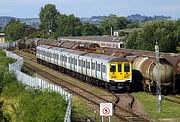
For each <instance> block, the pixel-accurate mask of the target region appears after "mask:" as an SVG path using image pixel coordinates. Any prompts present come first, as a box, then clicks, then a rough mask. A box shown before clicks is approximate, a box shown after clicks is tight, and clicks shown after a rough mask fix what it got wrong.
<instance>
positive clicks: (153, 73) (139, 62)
mask: <svg viewBox="0 0 180 122" xmlns="http://www.w3.org/2000/svg"><path fill="white" fill-rule="evenodd" d="M133 69H135V70H138V71H140V72H141V73H142V75H143V76H144V78H146V79H149V80H151V81H156V77H157V74H158V73H157V65H156V59H155V58H151V57H137V58H136V59H134V62H133ZM159 74H160V81H161V83H169V82H172V78H173V67H172V65H171V64H170V63H169V62H168V61H167V60H165V59H163V58H160V65H159Z"/></svg>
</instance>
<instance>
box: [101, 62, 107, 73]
mask: <svg viewBox="0 0 180 122" xmlns="http://www.w3.org/2000/svg"><path fill="white" fill-rule="evenodd" d="M102 72H103V73H106V65H104V64H103V65H102Z"/></svg>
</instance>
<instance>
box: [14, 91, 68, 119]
mask: <svg viewBox="0 0 180 122" xmlns="http://www.w3.org/2000/svg"><path fill="white" fill-rule="evenodd" d="M66 106H67V103H66V101H65V100H64V98H63V97H62V96H60V95H59V94H58V93H55V92H48V91H45V92H41V91H38V90H31V91H30V92H28V93H25V94H23V95H22V97H21V104H20V105H19V109H18V110H19V112H18V114H17V115H18V117H17V118H19V120H18V121H25V122H32V121H34V122H37V121H39V122H45V121H46V122H61V121H64V115H65V112H66ZM22 111H23V112H22Z"/></svg>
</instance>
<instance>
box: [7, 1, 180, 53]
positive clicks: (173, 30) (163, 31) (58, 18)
mask: <svg viewBox="0 0 180 122" xmlns="http://www.w3.org/2000/svg"><path fill="white" fill-rule="evenodd" d="M39 18H40V22H41V24H40V26H39V30H38V31H36V32H34V33H27V32H26V31H25V26H26V25H25V24H22V23H20V22H19V21H15V20H12V21H10V23H9V24H7V25H6V27H5V39H6V40H12V41H15V40H17V39H20V38H24V37H27V38H35V37H36V38H53V39H56V38H58V37H59V36H61V37H63V36H92V35H96V36H97V35H98V36H101V35H110V34H111V28H113V30H120V29H126V28H142V31H133V32H132V33H130V34H129V35H127V37H126V39H125V47H126V48H130V49H138V50H150V51H154V45H155V43H156V42H158V43H159V46H160V51H163V52H177V51H179V52H180V46H179V45H180V21H175V22H173V21H169V20H155V21H149V22H145V23H137V22H130V21H128V20H127V19H126V18H125V17H119V16H116V15H109V16H107V17H105V18H104V19H103V20H102V21H101V23H100V25H98V26H96V25H94V24H89V23H82V22H81V21H80V19H79V18H78V17H75V16H74V15H66V14H61V13H60V12H59V11H58V10H57V9H56V6H55V5H53V4H46V5H45V6H43V7H42V8H41V9H40V12H39Z"/></svg>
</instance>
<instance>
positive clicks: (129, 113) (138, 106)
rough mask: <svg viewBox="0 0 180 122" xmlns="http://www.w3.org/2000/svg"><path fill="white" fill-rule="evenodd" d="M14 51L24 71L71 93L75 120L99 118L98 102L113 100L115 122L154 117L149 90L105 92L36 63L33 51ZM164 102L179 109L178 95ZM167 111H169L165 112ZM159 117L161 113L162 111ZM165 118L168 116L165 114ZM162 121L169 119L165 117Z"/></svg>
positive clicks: (154, 118) (145, 119) (148, 119)
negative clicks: (22, 60)
mask: <svg viewBox="0 0 180 122" xmlns="http://www.w3.org/2000/svg"><path fill="white" fill-rule="evenodd" d="M14 53H16V54H18V55H20V56H21V57H23V58H24V69H26V72H31V73H30V74H31V75H33V74H34V73H35V74H36V75H37V76H39V77H42V78H44V79H46V80H48V81H49V82H53V83H54V84H57V85H59V86H61V87H62V88H63V89H65V90H67V91H69V92H70V93H72V94H73V96H74V97H73V111H74V112H75V114H74V115H73V119H74V120H75V121H88V120H89V121H101V120H100V119H101V118H100V117H99V104H100V103H101V102H111V103H113V109H114V111H113V113H114V115H115V116H113V117H112V118H111V119H112V121H115V122H116V121H117V122H118V121H132V122H134V121H135V122H139V121H142V122H146V121H147V122H149V121H153V120H156V114H155V110H154V111H153V110H150V109H152V108H154V107H155V106H154V105H155V101H156V100H155V96H153V95H151V94H149V93H142V94H143V96H144V97H143V98H142V96H141V95H140V94H141V92H140V93H138V92H137V93H136V92H134V93H125V92H124V91H123V92H122V93H114V92H109V90H106V89H103V88H101V87H97V86H94V85H91V84H87V83H86V82H83V81H82V80H79V79H77V78H75V77H73V76H69V75H67V74H64V73H61V72H58V71H56V67H53V68H54V69H52V68H51V67H46V66H43V65H41V64H38V63H37V61H36V56H35V55H34V54H30V53H27V52H23V51H19V50H16V51H14ZM146 96H147V97H149V98H150V99H151V98H152V97H153V100H154V101H153V103H152V104H153V105H152V106H153V107H152V106H151V107H152V108H148V107H147V106H148V105H145V104H147V103H148V101H146V98H147V97H146ZM164 101H165V102H168V104H171V105H172V106H173V105H174V104H175V106H177V107H178V106H179V108H180V99H179V96H178V95H176V96H165V97H164ZM143 102H145V103H143ZM150 104H151V103H150ZM150 104H149V105H150ZM164 108H165V107H164ZM144 109H146V110H144ZM154 109H156V108H154ZM165 109H166V108H165ZM76 112H77V113H76ZM79 112H80V113H79ZM152 113H154V114H152ZM168 113H169V112H167V113H166V114H168ZM151 114H152V115H151ZM178 114H179V113H176V114H175V115H174V117H173V118H175V119H170V121H179V119H178V117H179V116H178ZM161 116H164V115H163V114H162V115H161ZM169 118H171V117H170V116H169ZM165 120H166V119H162V121H165ZM105 121H108V119H107V120H106V118H105ZM166 121H169V119H167V120H166Z"/></svg>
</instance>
